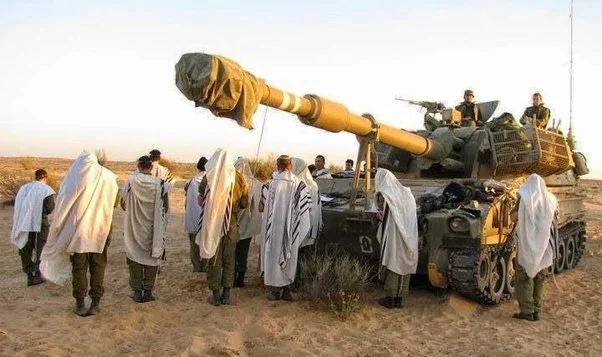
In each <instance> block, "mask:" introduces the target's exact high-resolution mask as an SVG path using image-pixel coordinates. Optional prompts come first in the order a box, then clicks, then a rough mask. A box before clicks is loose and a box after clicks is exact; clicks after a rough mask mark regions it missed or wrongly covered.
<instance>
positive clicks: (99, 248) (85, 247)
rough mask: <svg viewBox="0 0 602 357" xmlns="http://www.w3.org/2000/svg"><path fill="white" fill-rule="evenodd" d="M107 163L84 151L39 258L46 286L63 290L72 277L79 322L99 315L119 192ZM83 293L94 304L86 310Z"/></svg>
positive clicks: (72, 171) (61, 194) (62, 193)
mask: <svg viewBox="0 0 602 357" xmlns="http://www.w3.org/2000/svg"><path fill="white" fill-rule="evenodd" d="M105 161H106V158H105V155H104V153H103V152H102V151H100V152H98V153H97V154H96V155H95V154H93V153H88V152H85V151H84V152H83V153H82V154H81V155H80V156H79V157H78V158H77V159H75V162H73V164H72V165H71V167H70V168H69V170H68V171H67V173H66V174H65V177H64V178H63V182H62V184H61V188H60V190H59V193H58V195H57V198H56V207H55V209H54V217H53V220H52V224H51V226H50V233H49V235H48V242H47V243H46V245H45V246H44V250H43V251H42V256H41V258H40V259H41V262H40V271H41V273H42V275H43V276H44V278H45V279H46V280H48V281H51V282H54V283H57V284H61V285H62V284H63V283H64V282H66V281H68V280H69V278H71V275H72V278H73V281H72V285H73V297H74V298H75V307H74V309H73V312H74V313H75V314H77V315H79V316H88V315H95V314H97V313H98V312H99V311H100V307H99V306H100V305H99V304H100V299H101V298H102V296H103V294H104V286H103V283H104V273H105V267H106V265H107V248H108V247H109V244H110V242H111V230H112V224H111V223H112V219H113V209H114V208H115V206H116V203H117V202H118V201H117V193H118V190H119V187H118V186H117V176H115V174H114V173H112V172H111V171H110V170H108V169H107V168H105V167H103V166H104V164H105ZM69 259H70V260H71V266H69ZM88 271H90V291H89V292H88V291H87V290H88ZM86 293H88V294H89V295H90V297H91V298H92V303H91V304H90V308H89V309H86V306H85V301H84V299H85V297H86Z"/></svg>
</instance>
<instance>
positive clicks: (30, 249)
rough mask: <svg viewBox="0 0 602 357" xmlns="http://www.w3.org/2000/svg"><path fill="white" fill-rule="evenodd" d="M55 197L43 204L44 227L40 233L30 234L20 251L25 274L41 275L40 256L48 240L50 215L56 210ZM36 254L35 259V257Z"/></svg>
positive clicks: (47, 199) (50, 197)
mask: <svg viewBox="0 0 602 357" xmlns="http://www.w3.org/2000/svg"><path fill="white" fill-rule="evenodd" d="M54 196H55V195H50V196H48V197H46V198H45V199H44V201H43V203H42V225H41V227H40V232H29V235H28V238H27V243H26V244H25V246H24V247H23V248H21V249H19V256H20V257H21V267H22V268H23V272H24V273H25V274H28V275H29V274H35V275H38V276H39V275H40V273H39V272H40V269H39V267H40V256H41V255H42V249H44V245H45V244H46V239H47V238H48V227H49V226H50V225H49V223H48V215H49V214H50V213H52V211H53V210H54ZM34 252H35V255H36V256H35V257H34V256H33V255H34ZM34 258H35V259H34Z"/></svg>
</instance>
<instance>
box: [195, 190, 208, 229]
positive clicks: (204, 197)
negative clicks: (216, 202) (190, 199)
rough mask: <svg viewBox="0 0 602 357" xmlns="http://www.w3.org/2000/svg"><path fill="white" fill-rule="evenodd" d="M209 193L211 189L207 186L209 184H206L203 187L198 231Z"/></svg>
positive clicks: (201, 223)
mask: <svg viewBox="0 0 602 357" xmlns="http://www.w3.org/2000/svg"><path fill="white" fill-rule="evenodd" d="M210 195H211V189H210V188H209V185H207V186H206V187H205V193H204V194H203V202H202V204H201V216H200V217H199V231H200V230H201V228H202V227H203V218H204V216H205V204H206V203H207V200H208V199H209V196H210ZM197 233H198V232H197Z"/></svg>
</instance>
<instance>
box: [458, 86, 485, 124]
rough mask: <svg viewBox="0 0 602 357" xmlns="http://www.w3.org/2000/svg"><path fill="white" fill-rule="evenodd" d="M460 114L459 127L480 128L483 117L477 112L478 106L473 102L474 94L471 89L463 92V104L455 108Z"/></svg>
mask: <svg viewBox="0 0 602 357" xmlns="http://www.w3.org/2000/svg"><path fill="white" fill-rule="evenodd" d="M455 109H456V110H458V111H459V112H460V114H461V120H462V122H461V126H471V127H474V126H481V125H482V123H483V115H482V114H481V111H480V110H479V105H478V104H476V103H475V102H474V92H473V91H472V90H471V89H467V90H465V91H464V102H462V103H460V104H459V105H457V106H456V108H455Z"/></svg>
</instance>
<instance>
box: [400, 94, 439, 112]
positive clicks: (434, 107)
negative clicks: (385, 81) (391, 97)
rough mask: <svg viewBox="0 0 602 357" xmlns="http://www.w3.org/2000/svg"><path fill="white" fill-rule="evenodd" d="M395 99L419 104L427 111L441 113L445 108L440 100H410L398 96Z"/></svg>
mask: <svg viewBox="0 0 602 357" xmlns="http://www.w3.org/2000/svg"><path fill="white" fill-rule="evenodd" d="M395 100H400V101H402V102H406V103H410V104H413V105H419V106H421V107H423V108H424V109H426V112H427V113H441V112H442V111H443V110H444V109H445V105H443V103H441V102H429V101H426V100H410V99H404V98H400V97H395Z"/></svg>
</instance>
